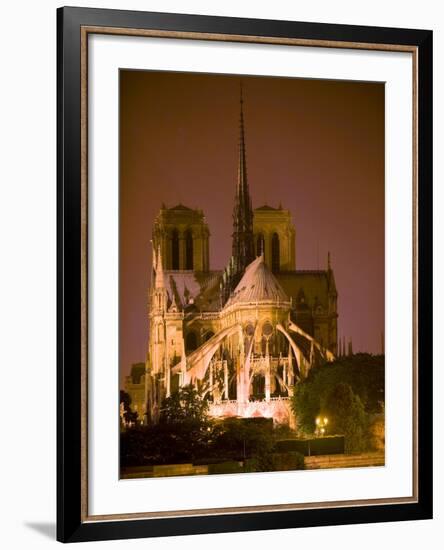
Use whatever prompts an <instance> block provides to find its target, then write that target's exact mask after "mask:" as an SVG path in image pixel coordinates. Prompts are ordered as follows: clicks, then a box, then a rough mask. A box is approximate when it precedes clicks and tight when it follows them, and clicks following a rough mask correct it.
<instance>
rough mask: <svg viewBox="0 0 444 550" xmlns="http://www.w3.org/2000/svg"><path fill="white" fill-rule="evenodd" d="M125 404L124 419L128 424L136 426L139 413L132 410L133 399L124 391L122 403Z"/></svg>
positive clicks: (121, 398)
mask: <svg viewBox="0 0 444 550" xmlns="http://www.w3.org/2000/svg"><path fill="white" fill-rule="evenodd" d="M121 403H123V410H124V413H123V418H124V419H125V422H126V423H127V424H131V423H133V424H135V423H136V421H137V413H136V412H135V411H133V410H132V409H131V397H130V395H129V394H128V393H127V392H126V391H123V390H120V402H119V404H121Z"/></svg>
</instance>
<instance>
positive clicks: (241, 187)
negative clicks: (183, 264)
mask: <svg viewBox="0 0 444 550" xmlns="http://www.w3.org/2000/svg"><path fill="white" fill-rule="evenodd" d="M243 105H244V100H243V90H242V83H241V87H240V139H239V165H238V174H237V186H236V196H235V200H234V208H233V244H232V256H233V258H234V273H235V277H234V280H233V283H234V285H236V284H237V282H238V280H239V279H240V277H241V276H242V273H243V271H244V269H245V268H246V267H247V265H248V264H250V263H251V262H252V261H253V260H254V239H253V208H252V203H251V198H250V192H249V189H248V179H247V161H246V152H245V128H244V108H243Z"/></svg>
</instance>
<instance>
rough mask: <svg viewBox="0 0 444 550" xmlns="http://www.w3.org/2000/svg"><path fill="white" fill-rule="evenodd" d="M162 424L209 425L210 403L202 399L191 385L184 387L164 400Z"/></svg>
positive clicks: (161, 416)
mask: <svg viewBox="0 0 444 550" xmlns="http://www.w3.org/2000/svg"><path fill="white" fill-rule="evenodd" d="M160 422H165V423H169V424H174V423H178V422H179V423H190V422H191V423H198V424H202V425H204V424H207V422H208V402H207V401H205V400H204V399H202V398H201V397H200V395H199V393H198V391H197V390H196V389H195V388H194V387H193V386H192V385H191V384H190V385H188V386H182V387H181V388H179V389H178V390H177V391H176V392H174V393H172V394H171V395H170V397H167V398H166V399H165V400H164V402H163V406H162V409H161V411H160Z"/></svg>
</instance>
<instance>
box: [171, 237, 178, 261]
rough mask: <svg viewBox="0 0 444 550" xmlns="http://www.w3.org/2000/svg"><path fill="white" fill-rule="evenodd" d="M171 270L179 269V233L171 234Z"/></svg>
mask: <svg viewBox="0 0 444 550" xmlns="http://www.w3.org/2000/svg"><path fill="white" fill-rule="evenodd" d="M171 269H179V231H177V229H173V233H172V234H171Z"/></svg>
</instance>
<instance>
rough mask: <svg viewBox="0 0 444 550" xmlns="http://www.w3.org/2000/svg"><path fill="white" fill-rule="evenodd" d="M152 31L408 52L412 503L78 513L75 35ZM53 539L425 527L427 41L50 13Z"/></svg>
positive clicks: (223, 21)
mask: <svg viewBox="0 0 444 550" xmlns="http://www.w3.org/2000/svg"><path fill="white" fill-rule="evenodd" d="M84 26H88V27H115V28H121V29H122V28H123V29H156V30H162V31H175V32H183V33H191V32H192V33H210V34H220V35H224V34H225V35H241V36H242V35H245V36H255V37H276V38H294V39H302V40H307V41H318V40H319V41H329V42H333V43H334V42H338V43H339V42H353V43H361V44H367V43H368V44H370V43H371V44H376V45H388V46H389V45H406V46H412V47H414V48H416V51H417V182H418V200H417V216H418V218H417V219H418V224H417V231H418V240H417V243H418V244H417V260H418V271H417V296H418V298H417V342H418V376H417V410H418V415H417V441H418V443H417V457H418V471H417V477H418V493H417V500H416V502H406V503H398V504H384V503H378V504H375V505H365V506H359V505H357V506H343V507H318V508H313V509H300V510H276V511H264V512H251V513H224V514H210V515H193V516H188V517H159V518H150V519H132V520H131V521H127V520H125V519H121V520H111V521H110V520H106V519H102V520H97V521H90V520H88V519H87V518H86V519H85V517H84V513H83V512H82V486H83V487H84V484H85V473H84V472H83V471H82V454H81V445H82V437H84V434H83V432H82V418H81V417H82V399H84V395H83V394H82V387H81V355H82V345H83V346H84V345H85V342H83V344H82V331H81V299H82V296H81V272H82V265H81V224H82V217H81V192H82V191H81V179H82V175H81V155H82V149H81V134H82V128H81V55H80V52H81V29H82V27H84ZM57 135H58V140H57V181H58V184H57V195H58V198H57V216H58V222H57V235H58V236H57V255H58V260H57V278H58V289H57V301H58V305H57V317H58V324H57V326H58V328H57V348H58V351H57V362H58V372H57V374H58V380H57V402H58V413H57V439H58V442H57V453H58V459H57V478H58V483H57V539H58V540H59V541H62V542H76V541H92V540H107V539H123V538H137V537H157V536H172V535H185V534H198V533H219V532H229V531H247V530H251V531H253V530H265V529H283V528H294V527H308V526H323V525H336V524H355V523H370V522H387V521H402V520H419V519H428V518H432V466H433V464H432V307H433V302H432V31H428V30H412V29H400V28H383V27H365V26H351V25H330V24H319V23H301V22H294V21H275V20H256V19H238V18H227V17H212V16H201V15H182V14H173V13H147V12H136V11H120V10H107V9H92V8H72V7H69V8H66V7H65V8H60V9H58V11H57Z"/></svg>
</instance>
